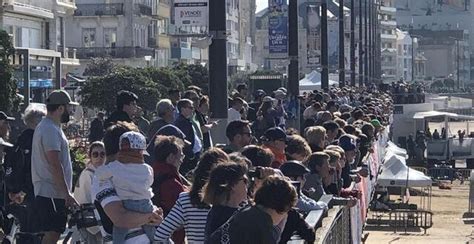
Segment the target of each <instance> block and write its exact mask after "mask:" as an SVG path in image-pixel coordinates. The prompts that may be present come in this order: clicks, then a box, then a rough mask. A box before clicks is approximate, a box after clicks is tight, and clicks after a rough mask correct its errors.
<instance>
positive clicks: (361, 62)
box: [357, 0, 364, 87]
mask: <svg viewBox="0 0 474 244" xmlns="http://www.w3.org/2000/svg"><path fill="white" fill-rule="evenodd" d="M362 1H363V0H359V42H358V45H357V46H358V47H359V87H362V86H363V85H364V59H363V56H364V49H363V48H362V47H363V46H364V43H363V40H364V39H363V36H364V35H363V34H364V31H363V27H364V25H363V22H362Z"/></svg>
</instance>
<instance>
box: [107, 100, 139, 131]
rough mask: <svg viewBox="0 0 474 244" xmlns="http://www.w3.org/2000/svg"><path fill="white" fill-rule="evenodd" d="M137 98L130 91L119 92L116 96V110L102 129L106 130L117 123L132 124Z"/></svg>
mask: <svg viewBox="0 0 474 244" xmlns="http://www.w3.org/2000/svg"><path fill="white" fill-rule="evenodd" d="M137 100H138V96H137V95H135V93H133V92H130V91H120V92H119V93H118V94H117V98H116V103H115V104H116V106H117V110H116V111H115V112H113V113H112V114H111V115H110V116H109V118H108V119H107V120H106V121H105V123H104V128H108V127H109V126H111V125H112V124H113V123H115V122H117V121H126V122H133V118H134V117H135V115H136V113H137V110H138V106H137Z"/></svg>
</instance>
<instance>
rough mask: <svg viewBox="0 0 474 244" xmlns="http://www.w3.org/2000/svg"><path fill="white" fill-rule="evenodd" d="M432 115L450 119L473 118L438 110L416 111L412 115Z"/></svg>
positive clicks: (422, 117)
mask: <svg viewBox="0 0 474 244" xmlns="http://www.w3.org/2000/svg"><path fill="white" fill-rule="evenodd" d="M434 117H448V118H450V119H460V120H474V116H468V115H461V114H455V113H448V112H439V111H428V112H418V113H416V114H415V115H414V116H413V118H414V119H427V118H434Z"/></svg>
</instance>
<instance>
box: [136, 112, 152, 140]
mask: <svg viewBox="0 0 474 244" xmlns="http://www.w3.org/2000/svg"><path fill="white" fill-rule="evenodd" d="M144 116H145V113H144V111H143V108H141V107H137V114H136V116H135V123H136V124H137V125H138V129H139V130H140V133H142V135H148V131H149V130H150V121H148V120H147V119H146V118H145V117H144Z"/></svg>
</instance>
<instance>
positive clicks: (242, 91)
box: [234, 84, 249, 100]
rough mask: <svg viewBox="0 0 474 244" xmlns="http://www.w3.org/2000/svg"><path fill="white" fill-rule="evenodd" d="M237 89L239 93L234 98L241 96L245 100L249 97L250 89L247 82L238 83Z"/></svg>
mask: <svg viewBox="0 0 474 244" xmlns="http://www.w3.org/2000/svg"><path fill="white" fill-rule="evenodd" d="M236 90H237V94H235V95H236V96H234V98H235V97H240V98H242V99H243V100H245V99H247V95H248V91H249V89H248V87H247V84H238V85H237V88H236Z"/></svg>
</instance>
